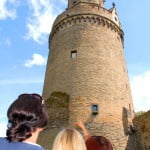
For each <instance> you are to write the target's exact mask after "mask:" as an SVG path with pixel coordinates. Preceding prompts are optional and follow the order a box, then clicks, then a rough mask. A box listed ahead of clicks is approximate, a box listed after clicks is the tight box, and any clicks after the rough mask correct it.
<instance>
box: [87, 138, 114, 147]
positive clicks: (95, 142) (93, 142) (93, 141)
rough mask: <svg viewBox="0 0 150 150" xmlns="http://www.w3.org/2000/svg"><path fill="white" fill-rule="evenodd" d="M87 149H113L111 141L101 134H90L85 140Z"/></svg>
mask: <svg viewBox="0 0 150 150" xmlns="http://www.w3.org/2000/svg"><path fill="white" fill-rule="evenodd" d="M86 146H87V150H113V148H112V145H111V143H110V142H109V140H108V139H106V138H105V137H103V136H91V137H90V138H89V139H88V140H87V141H86Z"/></svg>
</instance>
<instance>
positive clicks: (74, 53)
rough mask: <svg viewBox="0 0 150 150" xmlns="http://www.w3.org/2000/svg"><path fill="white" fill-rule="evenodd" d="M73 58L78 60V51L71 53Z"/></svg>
mask: <svg viewBox="0 0 150 150" xmlns="http://www.w3.org/2000/svg"><path fill="white" fill-rule="evenodd" d="M71 58H77V50H74V51H71Z"/></svg>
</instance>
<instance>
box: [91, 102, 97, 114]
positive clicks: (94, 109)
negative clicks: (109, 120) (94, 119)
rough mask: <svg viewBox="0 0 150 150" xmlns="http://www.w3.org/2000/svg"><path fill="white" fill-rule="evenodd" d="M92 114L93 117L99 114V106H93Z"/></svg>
mask: <svg viewBox="0 0 150 150" xmlns="http://www.w3.org/2000/svg"><path fill="white" fill-rule="evenodd" d="M92 114H93V115H97V114H98V105H97V104H94V105H92Z"/></svg>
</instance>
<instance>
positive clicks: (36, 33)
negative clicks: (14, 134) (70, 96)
mask: <svg viewBox="0 0 150 150" xmlns="http://www.w3.org/2000/svg"><path fill="white" fill-rule="evenodd" d="M112 2H113V1H112V0H106V3H105V6H106V8H110V7H111V4H112ZM114 2H115V3H116V8H117V11H118V14H119V18H120V21H121V23H122V26H123V30H124V33H125V47H124V52H125V58H126V63H127V68H128V74H129V79H130V84H131V90H132V97H133V102H134V107H135V111H141V110H143V111H147V110H149V109H150V92H149V91H148V90H149V89H150V38H149V35H150V28H149V27H150V18H149V17H148V15H149V14H150V1H149V0H143V1H141V0H132V1H121V0H114ZM66 7H67V1H66V0H57V1H56V0H24V1H23V0H0V114H1V115H0V136H3V135H4V132H5V130H4V129H5V127H6V122H7V119H6V111H7V108H8V106H9V105H10V104H11V102H12V101H13V100H15V99H16V98H17V96H18V95H19V94H21V93H35V92H36V93H40V94H42V88H43V81H44V75H45V69H46V62H47V56H48V36H49V33H50V30H51V26H52V23H53V21H54V19H55V17H56V16H57V15H58V14H59V13H60V12H62V11H63V10H65V8H66Z"/></svg>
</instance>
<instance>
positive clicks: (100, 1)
mask: <svg viewBox="0 0 150 150" xmlns="http://www.w3.org/2000/svg"><path fill="white" fill-rule="evenodd" d="M81 2H82V3H90V4H97V5H99V6H100V7H104V2H105V0H68V8H71V7H73V6H75V5H77V4H78V3H81Z"/></svg>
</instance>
